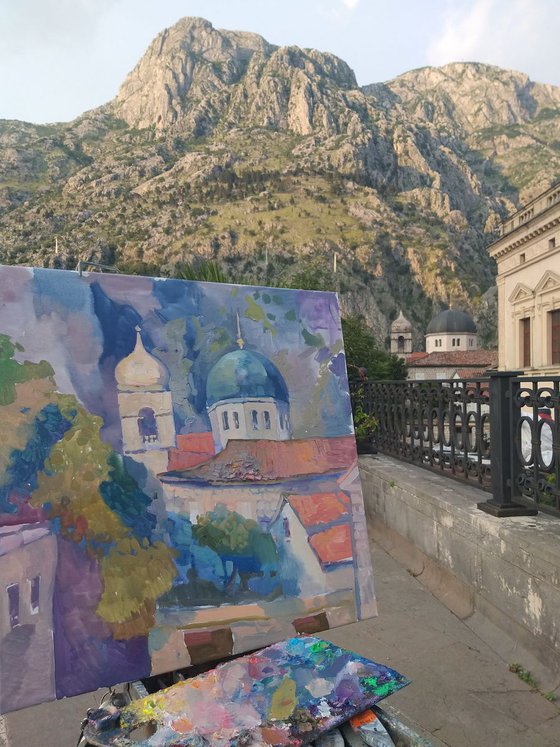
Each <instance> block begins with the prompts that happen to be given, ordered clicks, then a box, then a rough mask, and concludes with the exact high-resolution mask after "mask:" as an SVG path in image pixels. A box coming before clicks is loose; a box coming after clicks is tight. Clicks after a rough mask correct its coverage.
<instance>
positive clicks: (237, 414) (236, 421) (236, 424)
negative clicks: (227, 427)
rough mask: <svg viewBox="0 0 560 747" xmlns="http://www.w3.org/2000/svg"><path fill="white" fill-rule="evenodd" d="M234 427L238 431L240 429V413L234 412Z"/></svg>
mask: <svg viewBox="0 0 560 747" xmlns="http://www.w3.org/2000/svg"><path fill="white" fill-rule="evenodd" d="M233 427H234V428H236V429H237V430H238V429H239V413H238V412H234V413H233Z"/></svg>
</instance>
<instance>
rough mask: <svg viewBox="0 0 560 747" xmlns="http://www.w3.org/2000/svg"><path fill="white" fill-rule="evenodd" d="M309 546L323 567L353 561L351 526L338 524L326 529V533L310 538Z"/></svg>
mask: <svg viewBox="0 0 560 747" xmlns="http://www.w3.org/2000/svg"><path fill="white" fill-rule="evenodd" d="M309 544H310V545H311V547H312V548H313V550H314V551H315V553H316V554H317V557H318V558H319V561H320V562H321V565H323V566H328V565H331V564H333V563H341V562H343V561H349V560H352V538H351V536H350V525H349V524H338V525H337V526H334V527H331V528H330V529H325V531H324V532H319V533H318V534H314V535H313V536H312V537H310V538H309Z"/></svg>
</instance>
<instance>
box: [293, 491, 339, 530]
mask: <svg viewBox="0 0 560 747" xmlns="http://www.w3.org/2000/svg"><path fill="white" fill-rule="evenodd" d="M288 503H289V504H290V506H291V507H292V508H293V509H294V511H295V512H296V514H297V516H298V518H299V520H300V521H301V523H302V524H303V526H304V527H305V528H306V529H308V530H309V529H313V528H314V527H316V528H319V527H320V526H321V525H325V524H332V523H333V522H335V521H340V520H343V519H345V518H346V517H348V516H349V515H350V500H349V498H348V496H347V495H345V494H344V493H338V494H336V493H313V494H311V495H290V496H289V497H288Z"/></svg>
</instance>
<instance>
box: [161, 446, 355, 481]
mask: <svg viewBox="0 0 560 747" xmlns="http://www.w3.org/2000/svg"><path fill="white" fill-rule="evenodd" d="M355 460H356V441H355V440H354V436H339V437H337V438H308V439H301V440H300V439H292V440H289V441H268V440H264V439H262V440H254V441H253V440H247V441H238V440H235V441H234V440H232V441H228V443H227V445H226V448H225V449H224V450H223V451H221V452H220V453H219V454H217V455H216V456H215V457H214V458H212V459H210V460H209V461H206V462H204V464H201V465H199V466H197V467H193V468H191V469H182V470H181V469H179V470H174V471H169V472H164V473H163V474H161V475H160V478H161V479H162V480H164V481H166V482H167V481H177V480H188V481H195V482H196V481H198V482H200V481H204V482H209V483H239V482H275V481H277V480H285V479H290V478H294V477H299V476H305V475H319V474H325V473H327V472H337V471H339V470H342V469H344V470H346V469H348V467H350V465H351V464H352V463H353V462H354V461H355Z"/></svg>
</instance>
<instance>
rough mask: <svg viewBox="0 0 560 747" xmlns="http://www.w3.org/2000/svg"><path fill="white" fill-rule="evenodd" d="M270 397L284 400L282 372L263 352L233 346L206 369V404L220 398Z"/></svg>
mask: <svg viewBox="0 0 560 747" xmlns="http://www.w3.org/2000/svg"><path fill="white" fill-rule="evenodd" d="M248 397H273V398H274V399H277V400H280V401H281V402H288V399H289V398H288V388H287V387H286V382H285V381H284V379H283V377H282V374H281V373H280V371H279V370H278V369H277V368H276V366H275V365H274V364H273V363H271V362H270V361H269V360H268V358H265V356H264V355H261V354H260V353H256V352H254V351H251V350H234V351H233V352H232V353H226V355H224V356H223V358H220V360H219V361H218V362H217V363H216V364H215V365H214V366H213V367H212V368H211V369H210V373H209V374H208V379H207V381H206V404H207V405H208V406H209V407H210V406H211V405H214V404H215V403H216V402H219V401H220V400H223V399H245V398H248Z"/></svg>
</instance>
